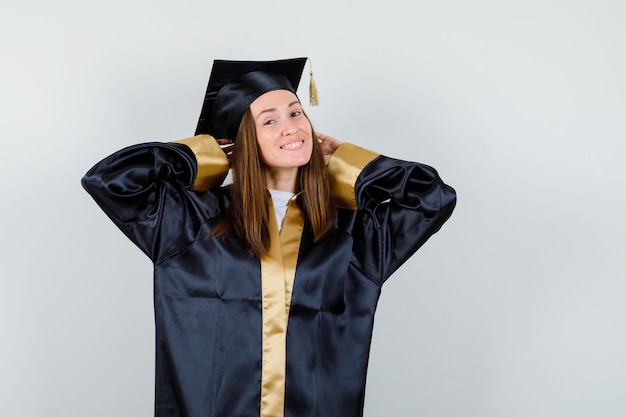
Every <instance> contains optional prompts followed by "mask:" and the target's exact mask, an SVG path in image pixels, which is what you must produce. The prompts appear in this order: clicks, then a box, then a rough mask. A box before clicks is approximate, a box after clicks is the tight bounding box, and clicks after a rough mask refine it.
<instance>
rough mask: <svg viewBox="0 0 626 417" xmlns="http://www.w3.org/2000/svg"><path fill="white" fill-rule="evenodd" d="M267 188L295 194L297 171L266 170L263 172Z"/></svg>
mask: <svg viewBox="0 0 626 417" xmlns="http://www.w3.org/2000/svg"><path fill="white" fill-rule="evenodd" d="M265 179H266V184H267V188H269V189H271V190H278V191H288V192H290V193H295V192H296V184H297V181H298V169H297V168H295V169H291V168H290V169H268V170H267V171H266V172H265Z"/></svg>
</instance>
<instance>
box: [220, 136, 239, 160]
mask: <svg viewBox="0 0 626 417" xmlns="http://www.w3.org/2000/svg"><path fill="white" fill-rule="evenodd" d="M215 140H216V141H217V143H219V145H220V148H222V150H223V151H224V153H225V154H226V158H228V160H229V161H230V158H231V157H232V156H233V150H234V149H235V143H234V142H233V141H232V140H230V139H215Z"/></svg>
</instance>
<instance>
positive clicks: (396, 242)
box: [329, 144, 456, 285]
mask: <svg viewBox="0 0 626 417" xmlns="http://www.w3.org/2000/svg"><path fill="white" fill-rule="evenodd" d="M343 146H344V144H342V145H341V146H340V147H339V149H338V151H339V150H341V148H342V147H343ZM366 154H367V151H366V150H364V149H363V148H359V147H358V146H355V145H350V151H349V152H341V153H340V154H338V155H333V157H332V158H331V162H332V160H333V158H335V156H337V157H338V159H340V160H341V161H339V160H336V161H335V168H334V169H335V171H340V172H342V174H341V175H343V176H344V177H345V178H344V181H343V182H344V184H343V185H342V187H343V190H344V191H343V193H342V194H343V195H344V196H346V195H349V194H350V193H349V192H348V191H347V190H349V189H350V187H349V186H348V179H347V178H350V177H355V178H356V179H355V180H354V184H353V195H354V207H353V209H354V210H356V215H355V220H354V222H353V224H352V225H351V234H352V237H353V241H354V246H353V251H352V253H353V255H352V260H351V262H352V263H353V265H354V266H355V267H356V268H357V269H359V270H360V271H361V273H363V274H364V275H366V276H367V277H368V278H369V279H370V280H372V281H374V282H375V283H376V284H378V285H382V284H383V283H384V282H385V280H386V279H387V278H388V277H389V276H390V275H391V274H392V273H393V272H394V271H395V270H397V269H398V268H399V267H400V266H401V265H402V264H403V263H404V262H406V260H407V259H408V258H409V257H410V256H411V255H413V254H414V253H415V252H416V251H417V250H418V249H419V248H420V247H421V246H422V245H423V244H424V243H425V242H426V241H427V240H428V238H430V236H432V235H433V234H434V233H436V232H437V231H438V230H439V229H440V228H441V226H442V225H443V224H444V223H445V222H446V220H448V218H449V217H450V215H451V214H452V211H453V210H454V207H455V205H456V192H455V190H454V189H453V188H452V187H450V186H449V185H447V184H445V183H444V182H443V181H442V179H441V178H440V176H439V174H438V173H437V171H436V170H435V169H434V168H432V167H430V166H428V165H423V164H420V163H416V162H409V161H403V160H399V159H394V158H389V157H386V156H383V155H378V154H373V153H370V156H371V159H370V160H369V162H367V161H366V159H367V158H366V159H364V157H363V155H366ZM338 166H341V168H337V167H338ZM361 167H362V168H361ZM329 169H330V162H329ZM353 171H358V175H356V176H355V174H354V173H353V174H350V176H348V177H346V175H345V172H353ZM330 176H331V177H334V178H337V177H338V174H337V173H336V172H335V173H333V171H330ZM333 181H335V182H336V181H337V180H336V179H334V180H331V183H332V182H333Z"/></svg>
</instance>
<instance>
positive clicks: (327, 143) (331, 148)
mask: <svg viewBox="0 0 626 417" xmlns="http://www.w3.org/2000/svg"><path fill="white" fill-rule="evenodd" d="M315 135H316V136H317V140H318V142H319V143H320V146H321V147H322V153H323V154H324V161H325V162H326V164H328V161H329V160H330V157H331V156H333V154H334V153H335V151H336V150H337V148H338V147H339V145H341V141H340V140H339V139H336V138H333V137H332V136H328V135H325V134H323V133H321V132H315Z"/></svg>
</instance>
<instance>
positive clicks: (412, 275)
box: [0, 0, 626, 417]
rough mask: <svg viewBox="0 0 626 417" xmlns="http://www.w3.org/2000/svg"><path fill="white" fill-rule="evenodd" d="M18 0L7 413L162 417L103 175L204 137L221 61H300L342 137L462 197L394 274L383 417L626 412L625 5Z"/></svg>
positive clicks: (137, 290) (9, 40)
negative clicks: (102, 165) (85, 184)
mask: <svg viewBox="0 0 626 417" xmlns="http://www.w3.org/2000/svg"><path fill="white" fill-rule="evenodd" d="M5 3H9V2H5ZM11 3H13V4H12V5H8V4H3V5H2V8H1V11H0V54H1V56H2V59H1V62H0V72H1V75H2V76H1V77H0V120H1V132H0V133H1V141H0V170H1V175H0V192H1V195H2V201H1V203H0V210H1V214H2V215H1V216H0V239H1V240H0V245H1V246H0V415H2V416H11V417H14V416H20V417H21V416H28V417H31V416H32V417H35V416H37V417H38V416H55V417H56V416H59V417H68V416H79V417H83V416H89V417H100V416H103V417H104V416H106V417H110V416H129V417H140V416H150V415H153V383H154V382H153V379H154V369H153V367H154V331H153V311H152V298H151V297H152V282H151V272H152V271H151V265H150V263H149V261H148V259H147V258H145V257H144V255H143V254H142V253H141V252H140V251H139V250H138V249H136V248H135V247H134V246H132V244H131V243H130V242H129V241H128V240H127V239H126V238H125V237H124V236H123V235H122V234H121V233H120V232H119V231H118V230H117V229H116V228H115V227H114V226H113V224H112V223H110V221H109V220H108V219H107V218H106V216H105V215H104V214H103V213H102V212H101V211H100V210H99V209H98V208H97V206H96V205H95V203H94V202H93V201H92V200H91V198H90V197H89V196H88V195H87V194H86V193H85V192H84V191H83V190H82V188H81V187H80V178H81V176H82V175H83V174H84V172H85V171H86V170H87V169H88V168H89V167H90V166H91V165H93V164H94V163H95V162H97V161H98V160H100V159H101V158H103V157H104V156H106V155H108V154H109V153H111V152H113V151H115V150H117V149H119V148H121V147H123V146H126V145H130V144H133V143H137V142H142V141H148V140H163V141H168V140H174V139H179V138H184V137H188V136H191V135H192V134H193V132H194V129H195V124H196V120H197V117H198V114H199V111H200V107H201V105H202V99H203V95H204V92H205V88H206V83H207V81H208V76H209V73H210V70H211V64H212V60H213V59H251V60H256V59H258V60H267V59H280V58H290V57H296V56H309V57H311V58H312V59H313V60H312V62H313V69H314V71H315V78H316V81H317V84H318V87H319V91H320V99H321V106H320V107H317V108H310V109H308V108H307V109H308V112H309V115H310V117H311V118H312V120H313V122H314V125H315V127H316V128H317V129H318V130H320V131H322V132H324V133H327V134H330V135H334V136H337V137H339V138H340V139H342V140H346V141H351V142H354V143H356V144H359V145H362V146H365V147H368V148H370V149H373V150H377V151H379V152H382V153H384V154H386V155H389V156H393V157H398V158H403V159H409V160H416V161H420V162H424V163H427V164H429V165H433V166H435V167H436V168H437V169H438V170H439V172H440V174H441V175H442V177H443V178H444V179H445V180H446V181H447V182H449V183H450V184H451V185H453V186H454V187H455V188H456V190H457V192H458V196H459V200H458V206H457V210H456V212H455V213H454V215H453V216H452V218H451V220H450V221H449V222H448V223H447V224H446V225H445V226H444V228H443V229H442V230H441V232H440V233H439V234H437V235H435V236H434V237H433V238H432V239H431V240H430V241H429V242H428V243H427V244H426V246H424V247H423V248H422V249H421V250H420V251H419V252H418V254H417V255H416V256H414V257H413V258H412V259H411V260H410V261H409V262H408V263H407V264H406V265H405V266H403V267H402V268H401V269H400V270H399V271H398V272H397V274H396V275H395V276H394V277H392V279H391V280H390V281H389V282H388V283H387V285H386V287H385V288H384V290H383V295H382V299H381V302H380V305H379V309H378V315H377V320H376V327H375V331H374V339H373V342H372V354H371V360H370V371H369V378H368V385H367V398H366V404H365V415H366V416H367V417H383V416H385V417H386V416H428V417H518V416H519V417H521V416H524V417H542V416H546V417H557V416H564V417H565V416H567V417H578V416H580V417H588V416H602V417H618V416H619V417H623V416H625V415H626V396H625V395H624V393H625V392H626V335H625V332H624V329H625V327H626V283H625V279H624V278H625V277H626V272H625V270H626V263H625V260H624V259H625V258H626V256H625V255H626V238H625V236H626V221H625V220H624V213H625V211H624V205H625V203H626V75H625V74H626V23H625V22H626V2H624V1H623V0H612V1H611V0H525V1H495V0H493V1H489V0H475V1H472V2H468V1H460V0H459V1H452V0H444V1H424V0H417V1H416V0H405V1H400V0H387V1H377V2H373V1H339V0H335V1H326V0H324V1H320V0H311V1H308V2H294V1H289V2H287V1H282V0H280V1H273V2H264V1H252V0H249V1H242V0H240V1H233V0H228V1H222V2H216V1H207V0H202V1H201V0H188V1H179V2H165V1H162V0H156V1H155V0H152V1H148V0H124V1H121V0H113V1H107V2H92V1H78V0H75V1H72V0H59V1H55V2H52V1H43V0H37V1H32V2H17V1H14V2H11ZM307 83H308V74H305V76H304V77H303V85H304V86H306V84H307ZM300 95H301V97H302V98H303V100H306V97H307V93H306V89H305V88H302V89H301V90H300Z"/></svg>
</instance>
